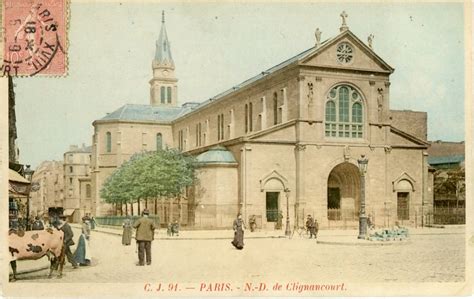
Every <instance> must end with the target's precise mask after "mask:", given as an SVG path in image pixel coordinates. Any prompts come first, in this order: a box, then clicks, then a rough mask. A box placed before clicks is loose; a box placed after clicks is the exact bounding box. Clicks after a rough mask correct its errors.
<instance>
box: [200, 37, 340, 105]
mask: <svg viewBox="0 0 474 299" xmlns="http://www.w3.org/2000/svg"><path fill="white" fill-rule="evenodd" d="M332 39H334V38H331V39H327V40H325V41H324V42H323V43H322V44H321V45H320V47H321V46H322V45H324V44H326V43H328V42H329V41H330V40H332ZM315 48H316V47H311V48H309V49H307V50H305V51H303V52H301V53H299V54H298V55H295V56H293V57H291V58H289V59H287V60H285V61H283V62H281V63H279V64H277V65H275V66H273V67H271V68H269V69H267V70H265V71H263V72H261V73H260V74H258V75H256V76H254V77H252V78H250V79H247V80H245V81H244V82H242V83H240V84H237V85H235V86H233V87H232V88H230V89H228V90H226V91H224V92H221V93H220V94H218V95H216V96H214V97H212V98H210V99H208V100H206V101H203V102H201V103H200V105H199V106H198V107H196V108H200V107H202V106H205V105H207V104H209V103H210V102H212V101H215V100H218V99H220V98H222V97H224V96H226V95H228V94H230V93H232V92H234V91H236V90H238V89H240V88H242V87H245V86H247V85H250V84H252V83H254V82H256V81H258V80H260V79H262V78H264V77H266V76H268V75H270V74H272V73H274V72H276V71H278V70H280V69H282V68H284V67H285V66H288V65H290V64H292V63H293V62H295V61H297V60H299V59H301V58H303V57H305V56H306V55H307V54H308V53H310V52H311V51H313V50H314V49H315Z"/></svg>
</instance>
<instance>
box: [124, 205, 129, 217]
mask: <svg viewBox="0 0 474 299" xmlns="http://www.w3.org/2000/svg"><path fill="white" fill-rule="evenodd" d="M125 216H128V204H127V203H125Z"/></svg>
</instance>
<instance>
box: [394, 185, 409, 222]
mask: <svg viewBox="0 0 474 299" xmlns="http://www.w3.org/2000/svg"><path fill="white" fill-rule="evenodd" d="M409 194H410V193H408V192H398V193H397V216H398V220H409V219H410V210H409V205H408V198H409Z"/></svg>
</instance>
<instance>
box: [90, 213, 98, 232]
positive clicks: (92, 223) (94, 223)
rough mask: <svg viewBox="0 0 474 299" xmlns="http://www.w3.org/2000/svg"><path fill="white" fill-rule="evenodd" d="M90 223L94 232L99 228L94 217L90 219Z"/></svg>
mask: <svg viewBox="0 0 474 299" xmlns="http://www.w3.org/2000/svg"><path fill="white" fill-rule="evenodd" d="M90 222H91V229H92V230H94V229H95V227H96V226H97V222H95V218H94V216H92V217H91V218H90Z"/></svg>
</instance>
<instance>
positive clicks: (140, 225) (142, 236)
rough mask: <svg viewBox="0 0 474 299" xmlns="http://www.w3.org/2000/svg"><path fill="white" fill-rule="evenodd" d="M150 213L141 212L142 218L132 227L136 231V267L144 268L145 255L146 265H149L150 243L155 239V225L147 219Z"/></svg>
mask: <svg viewBox="0 0 474 299" xmlns="http://www.w3.org/2000/svg"><path fill="white" fill-rule="evenodd" d="M149 214H150V212H149V211H148V210H147V209H145V210H143V213H142V217H141V218H140V219H138V220H137V221H136V222H135V223H134V224H133V227H134V228H136V229H137V232H136V234H135V239H136V240H137V245H138V264H137V266H144V265H145V263H144V257H145V255H146V264H147V265H151V241H153V239H154V237H155V224H154V223H153V220H151V219H150V218H148V215H149Z"/></svg>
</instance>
